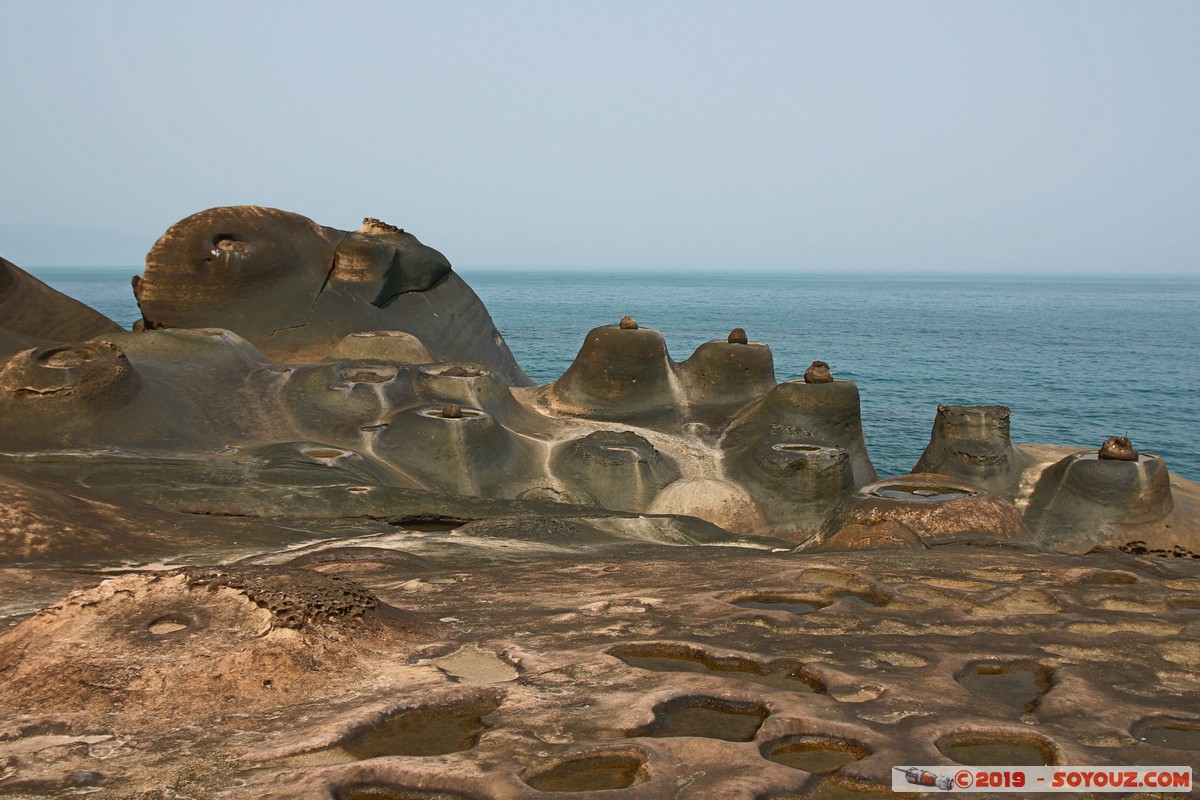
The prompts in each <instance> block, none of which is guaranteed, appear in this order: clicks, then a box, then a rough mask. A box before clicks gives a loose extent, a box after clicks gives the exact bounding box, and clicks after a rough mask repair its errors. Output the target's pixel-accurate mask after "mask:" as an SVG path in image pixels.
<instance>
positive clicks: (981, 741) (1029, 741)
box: [937, 733, 1056, 767]
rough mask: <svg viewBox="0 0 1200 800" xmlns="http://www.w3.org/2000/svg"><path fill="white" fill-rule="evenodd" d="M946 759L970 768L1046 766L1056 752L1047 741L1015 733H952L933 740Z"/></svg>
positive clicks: (1051, 762) (1053, 759)
mask: <svg viewBox="0 0 1200 800" xmlns="http://www.w3.org/2000/svg"><path fill="white" fill-rule="evenodd" d="M937 749H938V750H940V751H942V753H943V754H944V755H945V756H946V757H947V758H949V759H950V760H952V761H954V762H956V763H959V764H966V765H967V766H970V767H1019V766H1027V765H1034V766H1050V765H1052V764H1054V762H1055V759H1056V753H1055V748H1054V745H1053V744H1051V743H1050V742H1049V741H1045V740H1042V739H1037V738H1034V737H1032V736H1022V735H1019V734H1013V735H1004V734H993V733H956V734H950V735H949V736H943V737H942V738H941V739H938V741H937Z"/></svg>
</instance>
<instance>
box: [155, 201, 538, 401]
mask: <svg viewBox="0 0 1200 800" xmlns="http://www.w3.org/2000/svg"><path fill="white" fill-rule="evenodd" d="M134 295H135V296H136V297H137V300H138V306H139V307H140V308H141V310H142V322H141V326H142V327H144V328H146V329H159V328H201V327H218V328H226V329H228V330H231V331H234V332H235V333H238V334H239V335H241V336H243V337H245V338H246V339H248V340H249V341H251V342H253V343H254V345H255V346H256V347H258V348H259V349H261V350H262V351H263V352H264V353H266V354H268V355H270V356H272V357H276V358H282V359H288V360H304V361H311V360H314V359H317V358H321V357H323V356H325V355H327V354H328V353H330V351H332V350H333V348H334V347H335V346H336V345H337V344H338V343H339V342H340V341H341V340H342V339H343V338H344V337H345V336H346V335H347V334H350V333H356V332H361V331H390V330H397V331H403V332H406V333H409V334H411V335H413V336H415V337H416V338H417V339H419V340H421V342H422V343H424V344H425V346H426V347H427V348H429V349H430V351H431V352H432V354H433V355H434V356H435V357H436V358H438V359H440V360H456V359H461V360H467V361H478V362H481V363H483V364H486V365H488V366H489V367H491V368H492V369H496V370H498V371H499V372H501V373H502V374H503V375H504V376H505V377H506V379H508V380H509V381H510V382H512V383H515V384H523V383H528V379H527V378H526V377H525V374H524V372H522V370H521V368H520V367H519V366H518V365H517V363H516V361H515V360H514V359H513V357H512V354H511V353H510V352H509V350H508V347H507V345H505V343H504V340H503V339H502V338H501V337H500V334H499V333H498V332H497V331H496V328H495V325H494V324H493V323H492V320H491V317H489V316H488V313H487V310H486V309H485V308H484V307H483V304H482V303H481V302H480V301H479V298H478V297H476V296H475V293H474V292H473V291H471V289H470V287H468V286H467V285H466V284H465V283H463V281H462V279H461V278H459V277H458V276H457V275H455V274H454V273H453V271H452V270H451V268H450V262H448V261H447V260H446V258H445V256H443V255H442V254H441V253H439V252H438V251H436V250H434V249H433V248H430V247H426V246H425V245H423V244H421V243H420V242H419V241H417V238H416V237H415V236H413V235H412V234H410V233H406V232H405V231H403V230H401V229H400V228H397V227H395V226H392V225H387V224H385V223H382V222H380V221H379V220H375V219H371V218H368V219H366V220H364V222H363V225H362V227H360V228H359V229H358V230H356V231H343V230H338V229H336V228H327V227H324V226H321V225H318V224H316V223H314V222H313V221H312V220H310V219H308V218H307V217H303V216H301V215H299V214H293V213H291V212H287V211H279V210H276V209H272V208H261V207H258V206H234V207H225V208H213V209H209V210H207V211H201V212H200V213H198V214H193V215H192V216H190V217H188V218H187V219H185V220H182V221H181V222H179V223H177V224H175V225H174V226H172V227H171V228H170V229H169V230H168V231H167V232H166V233H165V234H163V236H162V238H161V239H159V240H158V242H157V243H156V244H155V245H154V247H153V248H152V249H151V250H150V254H149V255H148V256H147V257H146V270H145V273H144V274H143V275H142V276H141V277H140V278H136V277H135V279H134Z"/></svg>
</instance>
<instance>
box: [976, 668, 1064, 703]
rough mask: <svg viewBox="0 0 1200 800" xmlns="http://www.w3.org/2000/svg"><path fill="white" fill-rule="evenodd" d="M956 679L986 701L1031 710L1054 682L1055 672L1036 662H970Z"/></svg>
mask: <svg viewBox="0 0 1200 800" xmlns="http://www.w3.org/2000/svg"><path fill="white" fill-rule="evenodd" d="M955 680H957V681H958V682H959V683H960V684H962V685H963V686H964V687H965V688H966V689H967V690H969V691H970V692H971V693H973V694H976V695H978V696H980V697H983V698H985V699H987V700H994V701H996V702H998V703H1003V704H1004V705H1006V706H1009V707H1011V708H1014V709H1016V710H1017V711H1020V712H1030V711H1033V710H1034V709H1036V708H1037V704H1038V701H1040V700H1041V699H1042V695H1044V694H1045V693H1046V692H1048V691H1050V688H1051V687H1052V686H1053V685H1054V673H1053V672H1052V671H1051V670H1050V669H1049V668H1048V667H1045V666H1042V665H1041V664H1038V663H1036V662H1033V661H1013V662H1002V661H978V662H975V663H972V664H968V665H967V666H966V668H965V669H964V670H963V671H962V672H960V673H959V674H958V676H957V677H956V678H955Z"/></svg>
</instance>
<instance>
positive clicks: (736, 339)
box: [729, 328, 750, 344]
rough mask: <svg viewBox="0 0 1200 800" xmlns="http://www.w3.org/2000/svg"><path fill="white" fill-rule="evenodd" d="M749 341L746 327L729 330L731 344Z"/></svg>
mask: <svg viewBox="0 0 1200 800" xmlns="http://www.w3.org/2000/svg"><path fill="white" fill-rule="evenodd" d="M749 341H750V340H749V339H747V338H746V329H745V328H734V329H733V330H731V331H730V332H729V343H730V344H747V343H749Z"/></svg>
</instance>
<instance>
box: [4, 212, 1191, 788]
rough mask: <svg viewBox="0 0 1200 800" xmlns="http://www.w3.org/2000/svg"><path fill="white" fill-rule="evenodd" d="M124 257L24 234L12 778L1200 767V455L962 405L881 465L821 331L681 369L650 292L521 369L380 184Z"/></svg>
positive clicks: (7, 469) (862, 781)
mask: <svg viewBox="0 0 1200 800" xmlns="http://www.w3.org/2000/svg"><path fill="white" fill-rule="evenodd" d="M134 291H135V294H136V296H137V299H138V303H139V306H140V307H141V309H142V314H143V319H142V321H141V323H140V324H139V325H138V326H137V327H138V328H139V330H137V331H123V330H121V329H120V328H119V327H118V326H116V325H115V324H114V323H112V322H111V321H109V320H106V319H105V318H103V317H102V316H100V315H98V314H96V313H95V312H92V311H91V310H90V309H87V308H86V307H85V306H82V305H81V304H79V303H76V302H75V301H72V300H70V299H69V298H65V297H63V296H62V295H60V294H58V293H56V292H54V291H53V290H51V289H49V288H48V287H45V286H44V285H42V284H40V282H38V281H37V280H36V279H34V278H32V276H29V275H27V274H26V273H24V272H22V271H20V270H19V269H17V268H16V267H15V266H13V265H11V264H8V262H0V313H2V314H3V316H0V709H3V712H2V713H0V794H3V795H4V796H6V797H10V796H11V797H14V798H24V797H41V796H47V795H56V796H74V795H75V794H76V793H89V794H90V793H95V794H96V796H97V797H110V796H111V797H145V798H151V797H168V796H176V797H181V796H193V797H214V798H252V797H253V798H258V797H275V798H313V800H317V799H318V798H319V799H320V800H329V798H331V797H333V798H337V799H338V800H355V799H359V800H361V798H376V800H378V799H379V798H404V799H405V800H446V798H457V799H458V800H463V799H469V800H514V799H516V798H536V797H544V796H556V797H557V796H564V795H560V794H557V793H561V792H569V793H584V794H580V796H584V797H590V796H599V795H592V794H586V793H587V792H593V791H596V792H598V791H604V792H605V794H604V796H605V797H607V796H609V794H610V793H611V794H612V796H614V797H616V796H618V792H619V796H620V797H628V798H631V799H632V800H636V799H637V798H644V799H645V800H652V799H654V798H662V797H678V798H711V797H723V798H725V797H728V798H745V800H787V799H788V798H833V797H855V798H860V800H866V799H867V798H873V797H882V796H884V795H886V794H888V791H887V787H888V786H889V785H890V782H891V774H892V768H893V766H895V765H899V764H923V765H943V766H945V767H946V768H947V769H950V770H953V769H955V768H956V767H957V765H964V764H965V765H1006V764H1007V765H1025V764H1083V765H1087V764H1096V765H1104V764H1163V765H1167V764H1176V765H1177V764H1194V763H1195V762H1196V758H1197V755H1196V754H1197V753H1198V752H1200V714H1197V713H1194V711H1193V710H1192V709H1194V708H1198V707H1200V705H1197V703H1198V702H1200V700H1198V699H1197V698H1200V682H1198V680H1197V678H1196V675H1197V672H1198V671H1200V628H1197V625H1196V623H1195V622H1194V620H1195V618H1196V616H1195V615H1196V611H1197V610H1198V609H1200V558H1196V557H1193V556H1194V554H1195V552H1196V551H1200V486H1198V485H1197V484H1195V483H1192V482H1190V481H1186V480H1183V479H1182V478H1179V477H1178V476H1172V475H1171V474H1170V473H1169V472H1168V470H1167V466H1166V464H1165V463H1164V462H1163V460H1162V459H1161V458H1160V457H1158V456H1156V455H1153V454H1151V453H1145V452H1142V453H1139V452H1138V451H1137V450H1135V449H1134V447H1133V445H1132V443H1130V442H1129V440H1128V439H1127V438H1125V437H1114V438H1113V439H1110V440H1109V441H1107V442H1105V443H1104V445H1103V446H1102V447H1101V448H1100V449H1099V450H1098V451H1097V450H1078V449H1075V448H1069V447H1061V446H1051V445H1017V444H1014V443H1013V442H1012V439H1011V436H1010V413H1009V410H1008V409H1007V408H1005V407H1003V406H982V407H967V406H941V407H939V408H938V410H937V414H936V418H935V421H934V426H933V431H932V434H931V437H930V443H929V446H928V448H927V449H926V451H925V453H924V454H923V455H922V456H921V459H920V461H919V462H918V464H917V465H916V467H915V468H914V471H913V474H909V475H901V476H884V477H883V478H882V479H881V478H880V476H879V475H878V474H877V473H876V470H875V468H874V466H873V464H872V463H871V459H870V455H869V453H868V450H867V442H866V439H865V436H864V433H863V428H862V423H861V419H860V413H859V403H860V398H859V390H858V387H857V386H856V385H855V384H854V383H852V382H850V381H845V380H839V379H837V378H836V377H835V376H834V375H833V373H832V371H831V370H830V368H829V365H828V364H827V363H825V362H823V361H814V362H812V365H811V366H810V367H809V368H808V369H807V371H806V372H805V373H804V378H803V379H802V380H791V381H784V382H778V381H777V380H776V377H775V364H774V360H773V357H772V354H771V350H770V348H769V347H768V346H767V345H765V344H763V343H759V342H753V341H751V340H750V339H749V336H748V335H747V333H746V330H745V329H742V328H737V329H734V330H733V331H732V332H730V333H729V334H728V335H727V336H724V335H720V332H718V331H714V335H718V338H715V339H713V340H712V341H709V342H705V343H704V344H702V345H700V346H699V347H698V348H697V349H696V351H695V352H694V353H692V354H691V356H690V357H688V358H687V359H686V360H684V361H681V362H677V361H675V360H673V359H672V357H671V355H670V353H669V352H668V350H667V347H666V344H665V341H664V339H663V336H662V334H661V333H660V332H659V331H657V330H654V329H653V328H650V327H645V326H640V325H639V324H638V323H637V322H636V321H634V320H633V319H632V318H631V317H625V318H622V319H621V320H620V321H619V322H618V323H617V324H613V325H607V326H603V327H600V328H597V329H595V330H592V331H590V332H588V333H587V334H586V335H585V336H584V339H583V345H582V347H581V348H580V351H579V354H578V356H577V357H576V359H575V361H574V362H573V363H572V364H571V366H570V367H569V368H568V369H567V370H566V371H565V372H564V373H563V375H562V376H560V377H559V378H558V379H557V380H556V381H554V382H552V383H550V384H548V385H546V386H537V387H535V386H531V385H529V383H530V382H529V380H528V379H527V378H526V377H525V373H524V372H523V371H522V370H521V368H520V366H519V365H518V364H517V363H516V361H515V359H513V357H512V355H511V353H510V352H509V350H508V347H507V345H505V343H504V340H503V339H502V338H501V336H500V334H499V333H498V332H497V331H496V330H495V327H494V325H493V324H492V321H491V319H490V317H489V316H488V313H487V311H486V309H485V308H484V307H483V305H482V303H481V302H480V301H479V299H478V298H477V297H476V296H475V294H474V293H473V292H472V291H471V290H470V288H469V287H467V286H466V284H465V283H463V282H462V281H461V279H459V278H458V276H457V275H455V274H454V272H453V270H452V269H451V268H450V265H449V263H448V262H447V261H446V259H445V258H444V257H443V256H442V255H441V254H440V253H438V252H437V251H434V250H432V249H430V248H428V247H426V246H424V245H422V244H421V243H420V242H418V241H417V240H416V238H415V237H413V236H412V235H411V234H409V233H406V232H405V231H403V230H401V229H400V228H398V227H395V226H393V225H389V224H387V223H383V222H381V221H379V220H377V219H373V218H367V219H365V220H364V222H363V225H362V227H361V228H359V229H358V230H356V231H341V230H337V229H333V228H327V227H323V226H320V225H317V224H316V223H313V222H312V221H310V220H308V219H306V218H304V217H301V216H299V215H296V214H290V213H287V212H282V211H276V210H272V209H264V208H258V207H238V208H218V209H210V210H208V211H204V212H201V213H199V214H196V215H193V216H192V217H189V218H187V219H186V220H183V221H182V222H180V223H178V224H177V225H175V226H173V227H172V228H171V229H170V230H169V231H167V233H166V234H164V236H163V237H162V239H160V240H159V242H158V243H157V244H155V245H154V247H153V248H152V250H151V251H150V254H149V256H148V258H147V264H146V269H145V272H144V274H143V275H142V276H140V277H139V278H137V279H135V281H134ZM792 366H793V367H794V365H792ZM793 374H794V373H793ZM1155 556H1160V557H1161V556H1166V557H1167V558H1155ZM39 609H40V610H39ZM1117 641H1119V642H1120V643H1121V646H1120V647H1116V646H1114V642H1117ZM1083 712H1086V713H1083Z"/></svg>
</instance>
